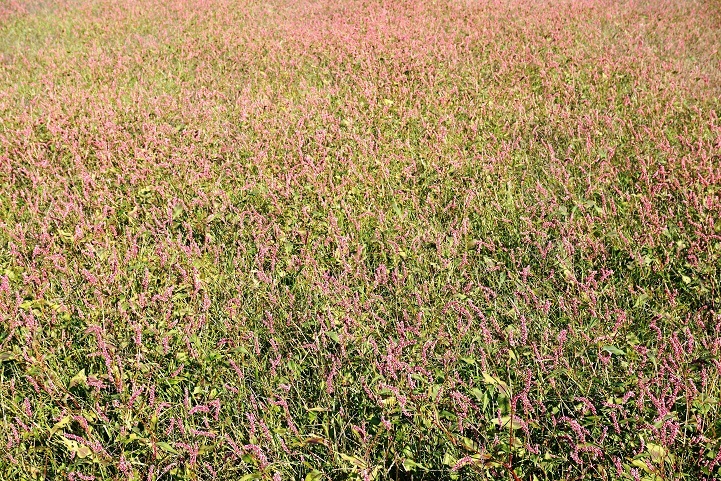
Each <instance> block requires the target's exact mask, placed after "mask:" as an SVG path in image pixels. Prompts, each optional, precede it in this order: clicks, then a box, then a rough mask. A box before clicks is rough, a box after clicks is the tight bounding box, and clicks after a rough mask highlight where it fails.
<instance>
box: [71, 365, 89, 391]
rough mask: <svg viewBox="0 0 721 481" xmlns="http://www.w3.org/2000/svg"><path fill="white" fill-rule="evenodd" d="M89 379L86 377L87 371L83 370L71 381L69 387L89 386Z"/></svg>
mask: <svg viewBox="0 0 721 481" xmlns="http://www.w3.org/2000/svg"><path fill="white" fill-rule="evenodd" d="M87 382H88V377H87V376H86V375H85V369H81V370H80V372H78V373H77V374H76V375H75V376H73V377H72V379H70V383H69V384H68V386H69V387H73V386H78V385H80V386H85V385H87Z"/></svg>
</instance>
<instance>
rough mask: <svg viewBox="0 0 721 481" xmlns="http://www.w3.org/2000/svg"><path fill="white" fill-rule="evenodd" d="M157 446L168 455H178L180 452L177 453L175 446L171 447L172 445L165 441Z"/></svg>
mask: <svg viewBox="0 0 721 481" xmlns="http://www.w3.org/2000/svg"><path fill="white" fill-rule="evenodd" d="M155 445H156V446H158V447H159V448H160V449H161V450H162V451H165V452H166V453H171V454H178V451H176V449H175V448H174V447H173V446H171V445H170V444H168V443H166V442H164V441H161V442H159V443H155Z"/></svg>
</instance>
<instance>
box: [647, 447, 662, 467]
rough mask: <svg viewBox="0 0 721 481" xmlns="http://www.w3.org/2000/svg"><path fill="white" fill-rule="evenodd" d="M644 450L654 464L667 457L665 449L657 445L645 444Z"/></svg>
mask: <svg viewBox="0 0 721 481" xmlns="http://www.w3.org/2000/svg"><path fill="white" fill-rule="evenodd" d="M646 450H647V451H648V454H650V455H651V460H652V461H653V462H654V463H658V462H662V461H663V460H664V459H665V458H666V455H667V451H666V448H664V447H663V446H661V445H659V444H654V443H646Z"/></svg>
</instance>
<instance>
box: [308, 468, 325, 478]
mask: <svg viewBox="0 0 721 481" xmlns="http://www.w3.org/2000/svg"><path fill="white" fill-rule="evenodd" d="M321 479H323V473H321V472H320V471H318V470H317V469H314V470H313V471H311V472H310V473H308V474H306V475H305V481H319V480H321Z"/></svg>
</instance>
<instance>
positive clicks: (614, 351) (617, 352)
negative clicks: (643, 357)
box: [603, 346, 626, 356]
mask: <svg viewBox="0 0 721 481" xmlns="http://www.w3.org/2000/svg"><path fill="white" fill-rule="evenodd" d="M603 350H604V351H606V352H608V353H610V354H615V355H617V356H625V355H626V353H625V352H624V351H622V350H621V349H619V348H617V347H616V346H603Z"/></svg>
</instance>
